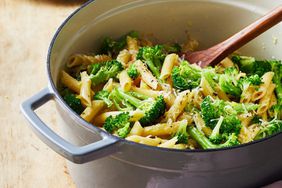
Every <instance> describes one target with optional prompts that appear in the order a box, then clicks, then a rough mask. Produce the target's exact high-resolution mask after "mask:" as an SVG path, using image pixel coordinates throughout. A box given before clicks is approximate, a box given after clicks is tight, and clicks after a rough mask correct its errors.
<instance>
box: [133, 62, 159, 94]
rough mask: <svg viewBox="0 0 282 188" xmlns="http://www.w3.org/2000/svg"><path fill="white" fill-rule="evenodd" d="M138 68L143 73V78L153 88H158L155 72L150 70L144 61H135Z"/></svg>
mask: <svg viewBox="0 0 282 188" xmlns="http://www.w3.org/2000/svg"><path fill="white" fill-rule="evenodd" d="M135 66H136V69H137V70H138V72H139V73H140V75H141V79H142V80H143V81H144V82H145V83H146V84H147V85H148V86H150V87H151V88H152V89H154V90H156V89H157V88H158V85H159V83H158V80H157V79H156V78H155V77H154V76H153V74H152V73H151V72H150V71H149V70H148V68H147V67H146V66H145V65H144V63H143V62H142V61H140V60H137V61H136V62H135Z"/></svg>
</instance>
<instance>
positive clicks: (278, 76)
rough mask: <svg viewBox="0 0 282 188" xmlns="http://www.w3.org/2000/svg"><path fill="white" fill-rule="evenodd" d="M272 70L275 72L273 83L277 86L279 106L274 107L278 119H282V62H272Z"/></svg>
mask: <svg viewBox="0 0 282 188" xmlns="http://www.w3.org/2000/svg"><path fill="white" fill-rule="evenodd" d="M269 63H270V64H271V70H272V71H273V72H274V76H273V79H272V81H273V82H274V84H275V86H276V87H275V93H276V96H277V104H276V105H275V106H274V107H273V109H274V112H275V116H276V118H280V119H281V118H282V62H281V61H276V60H272V61H269Z"/></svg>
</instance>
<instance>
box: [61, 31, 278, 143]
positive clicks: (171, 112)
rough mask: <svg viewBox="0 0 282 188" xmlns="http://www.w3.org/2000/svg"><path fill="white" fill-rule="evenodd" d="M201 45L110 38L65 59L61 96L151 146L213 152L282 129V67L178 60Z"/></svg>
mask: <svg viewBox="0 0 282 188" xmlns="http://www.w3.org/2000/svg"><path fill="white" fill-rule="evenodd" d="M197 45H198V43H197V41H195V40H192V39H190V40H189V41H188V42H187V43H186V44H183V45H179V44H177V43H175V44H157V45H156V44H153V43H152V42H151V41H149V40H147V39H143V38H141V37H139V34H138V33H137V32H135V31H132V32H130V33H128V34H126V35H124V36H122V37H120V38H119V39H117V40H114V39H112V38H109V37H106V38H105V39H104V40H103V43H102V45H101V49H100V52H99V53H97V54H98V55H97V54H94V55H93V54H74V55H72V56H71V57H70V58H69V59H68V61H67V63H66V68H65V70H63V71H62V72H61V75H60V82H61V88H60V93H61V95H62V97H63V99H64V100H65V102H66V103H67V104H68V105H69V106H70V108H72V109H73V110H74V111H75V112H76V113H77V114H79V115H80V116H81V117H82V118H83V119H85V120H86V121H88V122H90V123H92V124H93V126H98V127H100V128H102V129H104V130H105V131H107V132H109V133H111V134H113V135H116V136H118V137H120V138H124V139H126V140H129V141H133V142H137V143H141V144H146V145H150V146H157V147H163V148H174V149H216V148H224V147H232V146H236V145H239V144H244V143H248V142H252V141H254V140H258V139H262V138H266V137H268V136H271V135H273V134H276V133H279V132H280V131H282V120H281V116H282V63H281V61H279V60H257V59H255V58H254V57H249V56H241V55H238V54H232V55H231V56H230V57H227V58H225V59H224V60H223V61H221V62H220V63H219V64H218V65H217V66H215V67H205V68H201V67H199V66H197V65H195V64H190V63H189V62H188V61H186V60H184V59H183V57H181V52H185V51H187V50H189V51H193V50H195V48H196V47H197Z"/></svg>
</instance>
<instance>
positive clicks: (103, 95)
mask: <svg viewBox="0 0 282 188" xmlns="http://www.w3.org/2000/svg"><path fill="white" fill-rule="evenodd" d="M109 95H110V92H108V91H106V90H101V91H98V92H97V93H96V94H95V95H94V99H96V100H103V101H104V103H105V104H106V105H107V106H108V107H111V106H112V105H113V102H112V101H111V100H110V99H109Z"/></svg>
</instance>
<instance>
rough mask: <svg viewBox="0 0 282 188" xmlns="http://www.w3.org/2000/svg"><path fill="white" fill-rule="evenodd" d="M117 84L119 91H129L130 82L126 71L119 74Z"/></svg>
mask: <svg viewBox="0 0 282 188" xmlns="http://www.w3.org/2000/svg"><path fill="white" fill-rule="evenodd" d="M119 83H120V86H121V89H122V90H123V91H129V90H130V88H131V83H132V80H131V78H130V77H129V76H128V74H127V71H126V70H123V71H121V73H120V74H119Z"/></svg>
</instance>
